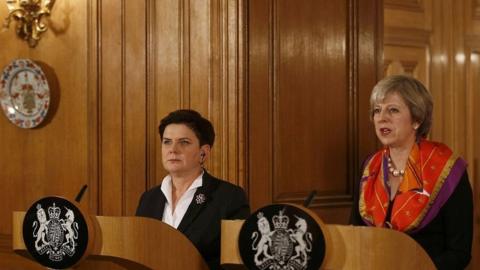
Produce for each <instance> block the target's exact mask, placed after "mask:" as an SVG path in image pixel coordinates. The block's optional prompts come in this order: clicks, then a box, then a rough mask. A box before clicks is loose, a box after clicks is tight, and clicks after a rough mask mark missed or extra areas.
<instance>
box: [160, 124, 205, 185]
mask: <svg viewBox="0 0 480 270" xmlns="http://www.w3.org/2000/svg"><path fill="white" fill-rule="evenodd" d="M209 150H210V146H209V145H203V146H202V147H200V141H199V140H198V138H197V136H196V135H195V133H194V132H193V130H191V129H190V128H189V127H188V126H186V125H184V124H170V125H168V126H167V127H166V128H165V130H164V132H163V140H162V162H163V167H164V168H165V170H167V171H168V172H169V173H170V175H172V176H189V175H194V174H198V173H199V172H200V170H201V164H202V162H203V161H204V159H205V158H206V157H207V156H208V154H209Z"/></svg>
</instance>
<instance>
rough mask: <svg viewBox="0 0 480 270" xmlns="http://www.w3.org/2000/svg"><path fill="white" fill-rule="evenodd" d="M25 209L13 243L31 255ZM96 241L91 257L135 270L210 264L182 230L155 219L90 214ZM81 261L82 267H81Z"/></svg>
mask: <svg viewBox="0 0 480 270" xmlns="http://www.w3.org/2000/svg"><path fill="white" fill-rule="evenodd" d="M24 218H25V212H13V233H12V246H13V249H14V251H15V252H17V253H19V254H21V255H23V256H28V253H27V252H26V251H27V250H26V246H25V243H24V240H23V232H22V224H23V221H24ZM90 219H91V221H92V225H93V226H92V227H93V229H92V230H93V234H92V235H93V236H94V237H92V239H89V241H93V243H92V248H91V250H89V251H88V256H87V259H88V257H96V258H100V259H101V260H103V261H111V262H115V263H117V264H120V265H122V264H124V265H126V266H128V269H131V268H132V267H131V266H132V265H138V269H148V268H149V269H165V270H174V269H192V270H196V269H199V270H200V269H202V270H204V269H205V270H207V269H208V267H207V264H206V263H205V261H204V260H203V258H202V256H201V255H200V253H199V252H198V250H197V249H196V248H195V246H194V245H193V244H192V243H191V242H190V241H189V240H188V239H187V238H186V237H185V236H184V235H183V234H182V233H181V232H179V231H177V230H175V229H174V228H172V227H171V226H169V225H166V224H164V223H162V222H159V221H157V220H154V219H149V218H142V217H107V216H90ZM81 264H82V263H81V262H80V263H79V265H78V266H79V267H81Z"/></svg>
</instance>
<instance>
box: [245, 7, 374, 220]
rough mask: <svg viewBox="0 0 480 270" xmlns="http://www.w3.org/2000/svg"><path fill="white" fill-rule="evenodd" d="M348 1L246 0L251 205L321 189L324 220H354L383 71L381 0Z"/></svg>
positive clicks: (290, 199) (298, 197)
mask: <svg viewBox="0 0 480 270" xmlns="http://www.w3.org/2000/svg"><path fill="white" fill-rule="evenodd" d="M347 3H348V4H347V5H345V2H341V1H340V2H338V1H317V0H304V1H251V2H249V7H248V8H249V23H248V25H249V40H248V49H249V50H248V53H249V55H248V58H249V67H248V78H249V80H248V82H249V85H248V89H249V96H248V108H249V112H250V114H249V116H248V117H249V118H248V143H249V152H248V161H249V165H248V171H249V187H251V189H250V192H249V194H250V202H251V204H252V207H253V209H256V208H258V207H261V206H264V205H266V204H269V203H280V202H296V203H301V202H303V200H304V199H305V198H306V197H307V196H308V194H309V193H310V191H311V190H317V192H318V196H317V197H316V199H315V200H314V204H313V207H314V208H315V209H316V210H317V211H319V212H321V213H322V216H325V219H326V220H328V221H332V222H333V221H336V222H343V223H345V222H347V220H348V213H349V206H350V204H351V201H352V189H353V183H354V181H355V180H356V177H357V175H358V172H359V170H358V168H359V165H360V163H361V160H362V159H363V158H365V157H366V156H367V154H368V153H369V152H371V151H373V149H374V147H375V139H374V135H373V131H372V130H371V129H369V128H367V127H370V124H369V120H368V119H369V117H368V98H365V97H366V96H368V95H369V93H370V91H371V88H372V87H373V85H374V84H375V82H376V80H377V79H378V76H379V74H380V73H381V71H380V70H381V63H380V61H379V59H381V45H380V44H378V41H379V37H378V36H377V33H378V29H377V26H378V22H380V21H381V20H380V19H381V16H380V14H381V7H382V6H381V2H380V1H347ZM360 32H361V33H363V34H362V35H359V34H358V33H360ZM359 127H363V128H361V129H359ZM325 206H328V207H325Z"/></svg>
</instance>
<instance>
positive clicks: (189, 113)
mask: <svg viewBox="0 0 480 270" xmlns="http://www.w3.org/2000/svg"><path fill="white" fill-rule="evenodd" d="M170 124H184V125H186V126H187V127H189V128H190V129H191V130H192V131H193V132H194V133H195V135H196V136H197V138H198V140H199V141H200V146H202V145H205V144H208V145H210V147H212V146H213V142H214V141H215V131H214V130H213V125H212V123H210V121H208V120H207V119H205V118H203V117H202V115H200V113H198V112H197V111H194V110H176V111H173V112H171V113H169V114H168V115H167V116H166V117H164V118H163V119H162V120H161V121H160V126H159V127H158V132H159V133H160V138H161V139H162V140H163V132H164V131H165V128H166V127H167V126H168V125H170Z"/></svg>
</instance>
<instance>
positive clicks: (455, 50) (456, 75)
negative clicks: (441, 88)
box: [450, 1, 468, 157]
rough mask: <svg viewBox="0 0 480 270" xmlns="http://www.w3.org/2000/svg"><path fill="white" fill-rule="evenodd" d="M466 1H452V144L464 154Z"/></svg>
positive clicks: (465, 147)
mask: <svg viewBox="0 0 480 270" xmlns="http://www.w3.org/2000/svg"><path fill="white" fill-rule="evenodd" d="M464 3H465V1H452V2H451V7H450V8H451V10H452V13H453V15H452V19H453V21H452V31H453V33H452V37H451V38H452V40H453V44H452V53H451V56H452V58H453V59H452V63H453V65H452V68H453V75H452V76H453V87H454V88H453V91H454V93H455V95H454V102H455V104H454V107H453V108H454V111H453V114H454V116H455V119H454V125H453V129H454V130H455V134H454V136H455V137H454V144H452V145H451V146H452V147H453V149H455V151H457V153H459V154H461V155H462V156H464V157H465V156H466V155H467V147H468V146H467V144H466V142H467V139H468V138H467V130H466V129H467V122H466V120H467V110H466V102H467V87H466V69H465V63H466V55H465V20H464V17H465V15H466V14H465V11H464Z"/></svg>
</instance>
